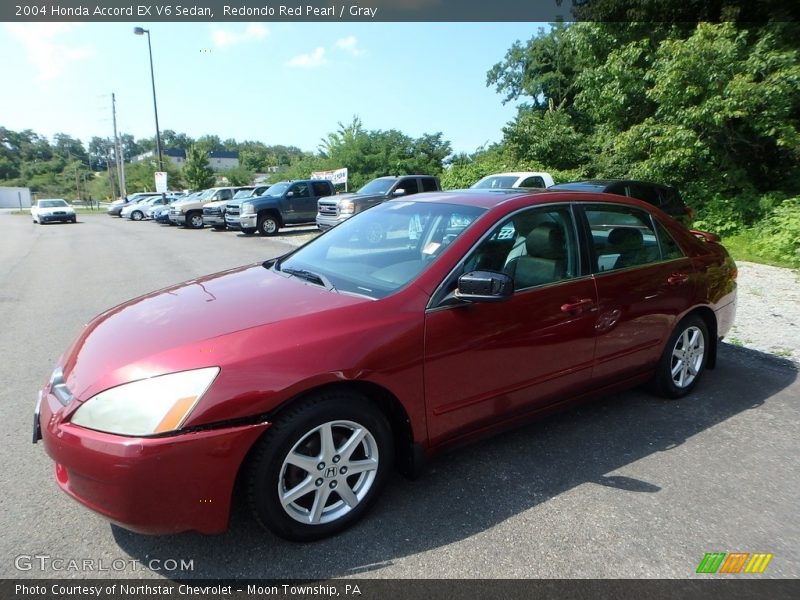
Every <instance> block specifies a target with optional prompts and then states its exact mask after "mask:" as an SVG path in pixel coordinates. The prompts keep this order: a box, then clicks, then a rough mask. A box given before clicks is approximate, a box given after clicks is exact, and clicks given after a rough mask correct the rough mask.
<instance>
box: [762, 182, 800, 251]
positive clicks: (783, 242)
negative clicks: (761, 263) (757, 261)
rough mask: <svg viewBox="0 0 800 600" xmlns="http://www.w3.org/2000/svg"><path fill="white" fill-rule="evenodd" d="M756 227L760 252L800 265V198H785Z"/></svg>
mask: <svg viewBox="0 0 800 600" xmlns="http://www.w3.org/2000/svg"><path fill="white" fill-rule="evenodd" d="M754 229H755V231H756V233H757V236H756V238H755V243H754V245H755V248H756V249H757V250H758V251H759V253H760V254H762V255H763V256H766V257H769V258H772V259H774V260H777V261H780V262H783V263H786V264H789V265H792V266H794V267H800V198H789V199H788V200H784V201H783V202H782V203H781V204H780V205H779V206H777V207H776V208H775V209H774V210H773V211H772V212H771V213H769V214H768V215H767V217H766V218H765V219H764V220H763V221H761V222H760V223H759V224H758V225H757V226H756V227H755V228H754Z"/></svg>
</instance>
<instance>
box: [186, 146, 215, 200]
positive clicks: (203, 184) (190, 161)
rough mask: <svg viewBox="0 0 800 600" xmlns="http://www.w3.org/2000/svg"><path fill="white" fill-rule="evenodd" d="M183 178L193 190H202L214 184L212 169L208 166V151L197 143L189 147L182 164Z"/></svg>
mask: <svg viewBox="0 0 800 600" xmlns="http://www.w3.org/2000/svg"><path fill="white" fill-rule="evenodd" d="M183 179H184V181H185V182H186V185H187V186H188V187H189V188H190V189H193V190H203V189H206V188H208V187H211V186H212V185H214V180H215V179H216V178H215V176H214V171H213V170H212V169H211V167H209V166H208V151H205V150H203V149H202V148H201V147H200V146H199V145H198V144H193V145H192V146H190V147H189V151H188V152H187V154H186V162H185V163H184V165H183Z"/></svg>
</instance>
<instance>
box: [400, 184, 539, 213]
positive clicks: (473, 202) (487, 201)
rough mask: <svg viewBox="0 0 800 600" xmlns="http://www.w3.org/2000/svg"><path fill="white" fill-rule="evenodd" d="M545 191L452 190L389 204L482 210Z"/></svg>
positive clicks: (403, 197)
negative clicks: (475, 208) (437, 205)
mask: <svg viewBox="0 0 800 600" xmlns="http://www.w3.org/2000/svg"><path fill="white" fill-rule="evenodd" d="M541 192H544V190H528V189H526V190H520V189H505V188H504V189H497V190H483V189H465V190H451V191H447V192H427V193H424V194H414V195H413V196H400V197H398V198H393V199H391V200H389V202H436V203H442V204H463V205H464V206H477V207H480V208H493V207H495V206H497V205H499V204H501V203H503V202H505V201H506V200H508V199H510V198H518V197H520V196H531V195H534V194H539V193H541Z"/></svg>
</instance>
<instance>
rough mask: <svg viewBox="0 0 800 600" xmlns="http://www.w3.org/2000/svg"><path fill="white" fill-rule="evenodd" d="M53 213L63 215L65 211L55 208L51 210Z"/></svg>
mask: <svg viewBox="0 0 800 600" xmlns="http://www.w3.org/2000/svg"><path fill="white" fill-rule="evenodd" d="M53 214H54V215H59V216H60V215H65V214H67V213H66V212H64V211H63V210H55V211H53Z"/></svg>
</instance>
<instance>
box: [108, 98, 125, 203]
mask: <svg viewBox="0 0 800 600" xmlns="http://www.w3.org/2000/svg"><path fill="white" fill-rule="evenodd" d="M111 114H112V117H113V120H114V157H115V158H116V160H117V177H118V178H119V195H120V196H121V197H122V198H124V197H125V196H127V195H128V190H127V189H126V188H125V162H124V158H123V156H122V144H121V143H120V141H119V136H118V135H117V98H116V95H115V94H114V93H113V92H112V93H111Z"/></svg>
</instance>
